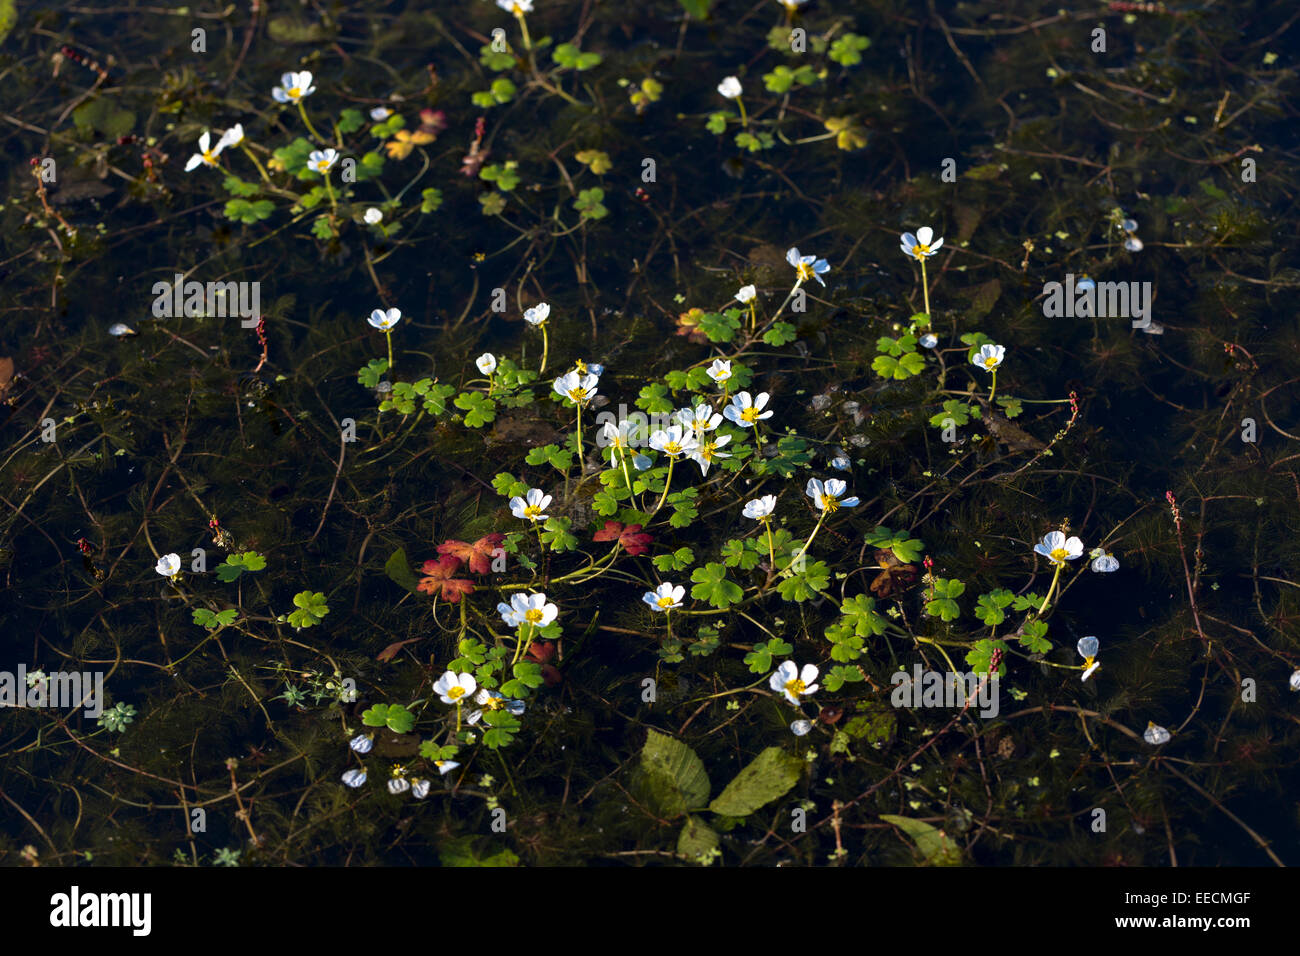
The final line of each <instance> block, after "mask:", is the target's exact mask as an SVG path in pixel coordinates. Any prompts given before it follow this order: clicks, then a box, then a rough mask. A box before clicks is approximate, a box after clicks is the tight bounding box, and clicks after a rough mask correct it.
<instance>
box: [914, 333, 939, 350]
mask: <svg viewBox="0 0 1300 956" xmlns="http://www.w3.org/2000/svg"><path fill="white" fill-rule="evenodd" d="M917 342H918V343H919V344H920V346H921V348H923V349H932V348H934V347H935V346H936V345H938V344H939V336H937V335H935V334H934V333H933V332H926V333H925V334H924V335H922V336H921V337H920V338H919V339H917Z"/></svg>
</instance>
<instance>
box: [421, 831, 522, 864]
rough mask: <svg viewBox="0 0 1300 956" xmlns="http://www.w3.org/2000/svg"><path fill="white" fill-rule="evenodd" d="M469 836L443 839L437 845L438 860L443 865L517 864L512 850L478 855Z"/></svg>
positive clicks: (473, 841) (517, 860) (473, 839)
mask: <svg viewBox="0 0 1300 956" xmlns="http://www.w3.org/2000/svg"><path fill="white" fill-rule="evenodd" d="M474 843H475V838H474V837H471V836H465V837H456V838H454V839H450V840H444V841H443V842H442V843H441V844H440V845H439V846H438V862H439V863H441V864H442V865H443V866H472V867H479V866H490V867H500V866H518V865H519V857H518V856H517V855H516V854H515V852H514V851H513V850H498V851H497V852H496V853H493V854H491V855H488V856H479V854H478V852H477V851H476V850H475V848H474Z"/></svg>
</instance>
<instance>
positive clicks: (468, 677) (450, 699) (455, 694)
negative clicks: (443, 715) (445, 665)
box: [433, 671, 478, 704]
mask: <svg viewBox="0 0 1300 956" xmlns="http://www.w3.org/2000/svg"><path fill="white" fill-rule="evenodd" d="M476 690H478V681H476V680H475V679H474V675H473V674H458V673H456V672H455V671H446V672H445V673H444V674H443V675H442V676H441V677H439V678H438V682H437V683H436V684H434V685H433V692H434V693H435V694H437V695H438V696H439V697H440V698H441V699H442V702H443V703H444V704H458V703H460V702H461V701H462V700H464V699H465V698H467V697H469V696H470V695H471V694H473V693H474V691H476Z"/></svg>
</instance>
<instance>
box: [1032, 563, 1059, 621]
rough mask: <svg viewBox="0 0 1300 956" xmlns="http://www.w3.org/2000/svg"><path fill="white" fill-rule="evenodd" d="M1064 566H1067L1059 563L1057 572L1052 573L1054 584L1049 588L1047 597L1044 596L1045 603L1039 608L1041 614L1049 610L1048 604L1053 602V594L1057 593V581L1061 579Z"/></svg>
mask: <svg viewBox="0 0 1300 956" xmlns="http://www.w3.org/2000/svg"><path fill="white" fill-rule="evenodd" d="M1063 567H1065V565H1064V564H1058V565H1057V566H1056V573H1055V574H1054V575H1052V586H1051V587H1050V588H1048V589H1047V597H1045V598H1043V605H1042V607H1040V608H1039V609H1038V614H1039V615H1041V614H1042V613H1043V611H1045V610H1047V605H1048V604H1049V603H1050V602H1051V600H1052V595H1053V594H1055V593H1056V583H1057V582H1058V581H1060V580H1061V568H1063Z"/></svg>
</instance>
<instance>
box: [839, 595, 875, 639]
mask: <svg viewBox="0 0 1300 956" xmlns="http://www.w3.org/2000/svg"><path fill="white" fill-rule="evenodd" d="M840 613H841V614H843V615H844V623H845V624H846V625H850V626H851V627H852V628H853V633H854V635H856V636H857V637H875V636H876V635H879V634H884V633H885V619H884V618H883V617H882V616H881V615H880V614H878V613H876V599H875V598H873V597H870V596H869V595H866V594H855V595H853V597H851V598H849V599H847V600H846V601H845V602H844V603H843V604H841V605H840Z"/></svg>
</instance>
